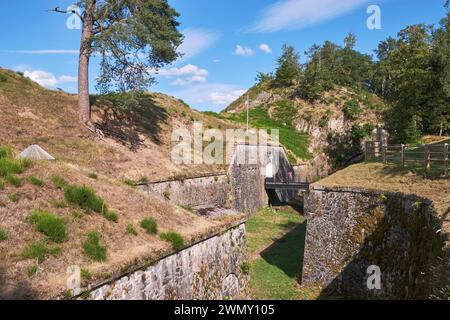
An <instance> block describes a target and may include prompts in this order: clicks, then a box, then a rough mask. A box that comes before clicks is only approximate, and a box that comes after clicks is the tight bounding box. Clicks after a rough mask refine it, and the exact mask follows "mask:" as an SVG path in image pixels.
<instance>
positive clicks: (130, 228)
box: [127, 224, 138, 236]
mask: <svg viewBox="0 0 450 320" xmlns="http://www.w3.org/2000/svg"><path fill="white" fill-rule="evenodd" d="M127 234H131V235H133V236H137V235H138V232H137V230H136V228H135V227H134V226H133V225H132V224H129V225H127Z"/></svg>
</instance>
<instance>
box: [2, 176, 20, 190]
mask: <svg viewBox="0 0 450 320" xmlns="http://www.w3.org/2000/svg"><path fill="white" fill-rule="evenodd" d="M6 180H7V181H8V182H9V183H10V184H12V185H13V186H14V187H16V188H19V187H20V186H21V185H22V179H20V178H19V177H16V176H15V175H8V176H7V177H6Z"/></svg>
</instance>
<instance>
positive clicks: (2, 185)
mask: <svg viewBox="0 0 450 320" xmlns="http://www.w3.org/2000/svg"><path fill="white" fill-rule="evenodd" d="M5 184H6V183H5V180H3V179H0V190H3V189H5Z"/></svg>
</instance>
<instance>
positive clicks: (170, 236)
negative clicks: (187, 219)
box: [160, 231, 184, 250]
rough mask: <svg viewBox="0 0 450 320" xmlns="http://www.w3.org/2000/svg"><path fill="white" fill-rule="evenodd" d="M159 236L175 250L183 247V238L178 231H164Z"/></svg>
mask: <svg viewBox="0 0 450 320" xmlns="http://www.w3.org/2000/svg"><path fill="white" fill-rule="evenodd" d="M160 238H161V240H164V241H167V242H170V243H171V244H172V248H174V249H175V250H181V249H183V247H184V239H183V237H182V236H181V235H180V234H179V233H176V232H173V231H169V232H165V233H162V234H161V235H160Z"/></svg>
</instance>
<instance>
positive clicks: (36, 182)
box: [28, 176, 45, 187]
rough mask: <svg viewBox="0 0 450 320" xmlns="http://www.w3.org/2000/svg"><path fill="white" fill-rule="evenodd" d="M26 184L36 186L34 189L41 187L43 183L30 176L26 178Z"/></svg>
mask: <svg viewBox="0 0 450 320" xmlns="http://www.w3.org/2000/svg"><path fill="white" fill-rule="evenodd" d="M28 182H30V183H31V184H32V185H34V186H36V187H43V186H44V184H45V182H44V181H42V180H41V179H39V178H37V177H35V176H31V177H29V178H28Z"/></svg>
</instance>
